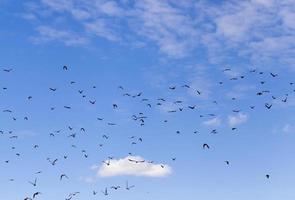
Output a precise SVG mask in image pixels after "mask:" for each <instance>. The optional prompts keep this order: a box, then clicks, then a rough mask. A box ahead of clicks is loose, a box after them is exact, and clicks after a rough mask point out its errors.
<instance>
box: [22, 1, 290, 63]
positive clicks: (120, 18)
mask: <svg viewBox="0 0 295 200" xmlns="http://www.w3.org/2000/svg"><path fill="white" fill-rule="evenodd" d="M32 8H34V9H32ZM294 8H295V4H294V2H293V1H292V0H283V1H275V0H245V1H224V2H222V3H218V4H213V3H209V2H203V1H199V2H194V1H187V2H186V3H179V2H177V3H176V2H175V1H173V0H163V1H154V0H143V1H122V2H117V1H104V0H96V1H81V0H78V1H76V0H62V1H57V0H41V1H39V3H35V4H34V6H30V9H27V11H26V16H28V17H27V18H28V19H35V18H37V19H38V20H37V21H38V22H40V23H39V25H37V26H40V27H41V28H37V31H38V32H39V33H40V36H41V38H42V40H46V38H48V39H47V40H48V41H52V39H53V38H71V39H69V40H68V42H67V43H66V44H72V43H84V40H85V39H82V38H84V37H87V38H88V39H92V38H93V35H95V36H96V37H100V38H105V39H107V40H110V41H120V43H121V44H122V43H123V44H126V45H128V44H132V43H134V42H139V41H140V42H144V43H149V44H151V45H150V46H153V44H155V45H156V46H157V47H158V49H159V51H160V52H162V53H163V54H165V55H168V56H169V57H173V58H181V57H184V56H186V55H191V53H192V52H194V50H197V49H198V50H201V51H202V52H206V55H205V56H206V57H207V58H208V59H209V61H210V62H213V63H220V62H230V61H232V59H235V58H243V59H245V60H247V61H248V62H250V63H253V64H261V63H264V64H265V63H268V64H269V65H271V64H273V65H275V64H278V63H280V64H288V65H291V66H294V63H295V60H294V57H295V56H294V55H295V50H294V49H295V48H294V46H295V36H294V35H295V34H294V33H295V23H294V20H293V18H294ZM61 25H66V27H69V29H68V31H67V32H66V33H65V31H58V32H57V31H56V30H57V29H58V27H60V26H61ZM42 27H50V28H51V29H52V30H55V31H56V32H53V31H52V30H51V31H50V34H45V33H44V31H42ZM77 28H80V30H81V32H83V36H81V37H82V38H79V39H78V42H74V41H73V39H72V38H77V35H81V33H79V34H77V33H76V31H75V30H77ZM81 28H82V29H81ZM39 29H41V31H40V30H39ZM58 30H59V29H58ZM54 34H56V35H57V36H56V37H54V36H53V35H54ZM70 34H72V36H70ZM64 35H66V36H64ZM58 40H59V41H62V40H63V39H58ZM130 40H134V41H131V42H130Z"/></svg>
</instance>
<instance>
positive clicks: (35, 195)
mask: <svg viewBox="0 0 295 200" xmlns="http://www.w3.org/2000/svg"><path fill="white" fill-rule="evenodd" d="M40 194H41V192H35V193H34V194H33V199H35V198H36V197H37V195H38V196H39V195H40Z"/></svg>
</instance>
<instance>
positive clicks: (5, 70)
mask: <svg viewBox="0 0 295 200" xmlns="http://www.w3.org/2000/svg"><path fill="white" fill-rule="evenodd" d="M3 71H4V72H8V73H9V72H11V71H12V69H3Z"/></svg>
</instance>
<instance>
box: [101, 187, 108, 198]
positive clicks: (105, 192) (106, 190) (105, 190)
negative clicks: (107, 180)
mask: <svg viewBox="0 0 295 200" xmlns="http://www.w3.org/2000/svg"><path fill="white" fill-rule="evenodd" d="M101 192H102V193H103V194H104V195H105V196H107V195H109V193H108V188H105V189H104V190H103V191H101Z"/></svg>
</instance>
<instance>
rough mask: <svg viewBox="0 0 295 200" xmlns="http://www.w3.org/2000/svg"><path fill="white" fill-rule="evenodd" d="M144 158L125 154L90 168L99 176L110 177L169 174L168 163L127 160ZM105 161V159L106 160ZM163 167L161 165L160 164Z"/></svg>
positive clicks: (160, 175) (170, 170) (162, 175)
mask: <svg viewBox="0 0 295 200" xmlns="http://www.w3.org/2000/svg"><path fill="white" fill-rule="evenodd" d="M129 159H131V160H136V161H142V160H145V159H144V158H142V157H140V156H127V157H125V158H122V159H118V160H116V159H113V160H110V165H106V164H102V165H101V166H93V167H92V170H97V176H99V177H111V176H124V175H125V176H146V177H164V176H167V175H169V174H171V172H172V169H171V168H170V166H168V165H164V164H153V163H149V162H148V161H146V162H142V163H141V162H140V163H135V162H131V161H129ZM106 162H107V161H106ZM161 165H162V166H163V167H162V166H161Z"/></svg>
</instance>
